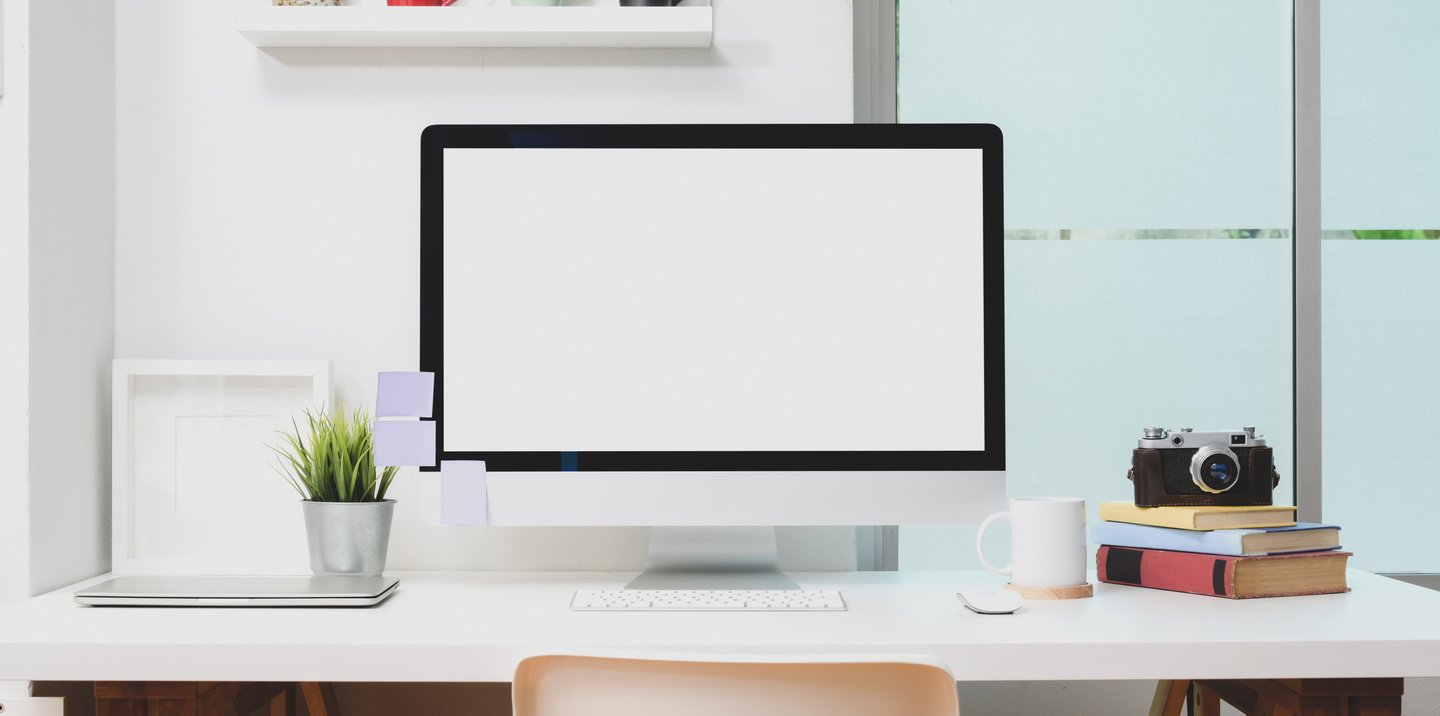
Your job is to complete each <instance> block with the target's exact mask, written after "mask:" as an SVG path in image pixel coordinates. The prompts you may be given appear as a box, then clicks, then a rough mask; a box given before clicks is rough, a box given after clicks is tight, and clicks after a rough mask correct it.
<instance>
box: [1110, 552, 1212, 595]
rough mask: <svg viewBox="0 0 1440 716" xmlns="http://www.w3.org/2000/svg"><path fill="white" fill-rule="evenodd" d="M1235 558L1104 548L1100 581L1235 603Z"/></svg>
mask: <svg viewBox="0 0 1440 716" xmlns="http://www.w3.org/2000/svg"><path fill="white" fill-rule="evenodd" d="M1235 561H1236V560H1235V558H1233V557H1225V556H1217V555H1209V554H1194V553H1190V552H1166V551H1161V550H1150V549H1131V548H1128V547H1112V546H1110V545H1102V546H1101V547H1100V550H1099V551H1098V552H1096V553H1095V568H1096V572H1097V573H1098V576H1099V578H1100V581H1102V582H1108V583H1110V584H1128V585H1132V586H1136V587H1149V588H1151V589H1165V590H1169V591H1172V592H1187V593H1189V594H1204V595H1208V596H1212V597H1225V598H1227V599H1235V598H1236V595H1235Z"/></svg>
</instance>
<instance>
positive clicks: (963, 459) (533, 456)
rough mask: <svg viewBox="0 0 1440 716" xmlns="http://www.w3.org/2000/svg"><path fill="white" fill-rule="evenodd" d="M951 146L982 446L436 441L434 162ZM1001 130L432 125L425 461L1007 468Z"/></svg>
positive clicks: (629, 468)
mask: <svg viewBox="0 0 1440 716" xmlns="http://www.w3.org/2000/svg"><path fill="white" fill-rule="evenodd" d="M524 147H577V148H596V147H603V148H698V149H712V148H714V149H728V148H855V149H865V148H902V149H903V148H914V149H932V148H957V149H980V150H982V160H981V162H982V171H983V175H984V176H983V182H984V191H985V196H984V198H983V205H982V206H983V211H984V217H983V225H984V229H983V230H984V239H983V248H982V251H983V253H984V259H983V260H984V266H983V270H982V273H983V276H984V282H985V285H984V289H983V295H984V301H985V305H984V308H983V316H984V322H985V328H984V332H985V335H984V339H985V348H984V363H985V405H984V413H985V414H984V423H985V449H984V450H923V451H914V450H907V451H889V450H845V451H703V452H700V451H696V452H677V451H660V452H631V451H625V452H621V451H616V452H585V451H581V452H573V453H565V452H514V451H508V452H502V451H489V452H486V451H465V450H454V451H447V450H446V449H445V447H444V436H445V430H444V417H445V404H444V399H443V398H444V394H445V392H444V385H445V372H444V366H443V356H444V335H443V332H444V283H443V281H444V243H445V234H444V230H445V226H444V224H445V222H444V214H445V206H444V176H445V169H444V161H445V150H446V149H467V148H524ZM1003 216H1004V176H1003V165H1002V136H1001V132H1000V129H999V128H998V127H995V126H994V125H990V124H818V125H813V124H775V125H765V124H750V125H705V124H681V125H433V126H430V127H427V128H426V129H425V131H424V132H423V133H422V134H421V139H420V369H421V370H423V371H430V372H433V373H434V374H435V409H434V420H435V421H436V423H437V425H436V452H437V460H436V463H435V464H436V466H437V467H435V468H425V469H432V470H433V469H438V465H439V464H440V461H443V460H484V461H485V462H486V465H487V468H488V469H489V470H491V471H496V472H568V471H579V472H737V471H738V472H796V471H803V472H814V471H982V470H1004V469H1005V353H1004V346H1005V306H1004V299H1005V289H1004V280H1005V271H1004V249H1005V247H1004V244H1003V239H1004V219H1003Z"/></svg>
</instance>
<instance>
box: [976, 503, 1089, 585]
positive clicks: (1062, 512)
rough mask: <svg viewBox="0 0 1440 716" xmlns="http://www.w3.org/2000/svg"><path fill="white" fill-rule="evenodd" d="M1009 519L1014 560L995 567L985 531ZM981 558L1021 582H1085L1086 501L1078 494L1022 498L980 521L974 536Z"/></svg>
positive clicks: (992, 570) (1041, 583)
mask: <svg viewBox="0 0 1440 716" xmlns="http://www.w3.org/2000/svg"><path fill="white" fill-rule="evenodd" d="M999 519H1009V520H1010V564H1007V565H1005V566H1004V567H996V566H995V565H992V564H990V562H989V561H988V560H986V559H985V530H986V528H988V527H989V526H990V525H991V523H993V522H995V521H996V520H999ZM975 550H976V551H977V552H979V553H980V563H981V564H983V565H985V568H986V569H988V570H990V571H991V572H995V573H997V574H1005V575H1009V577H1010V582H1011V584H1014V585H1016V586H1021V587H1073V586H1076V585H1080V584H1084V583H1085V500H1082V499H1080V498H1078V497H1020V498H1016V499H1013V500H1011V501H1010V510H1009V511H1008V512H996V513H995V514H993V515H990V516H989V517H986V518H985V521H984V522H981V523H980V532H979V534H977V535H976V536H975Z"/></svg>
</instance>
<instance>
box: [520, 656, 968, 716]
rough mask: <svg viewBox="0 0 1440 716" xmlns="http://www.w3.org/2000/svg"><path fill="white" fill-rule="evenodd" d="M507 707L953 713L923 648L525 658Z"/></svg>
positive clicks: (951, 692)
mask: <svg viewBox="0 0 1440 716" xmlns="http://www.w3.org/2000/svg"><path fill="white" fill-rule="evenodd" d="M514 700H515V716H675V715H676V714H685V716H958V714H959V713H960V705H959V698H958V696H957V695H956V691H955V678H954V676H953V675H951V673H950V671H949V669H947V668H945V666H944V665H942V664H940V663H939V662H937V661H934V660H932V659H928V658H925V657H891V656H884V657H848V658H847V657H832V656H823V657H798V658H797V657H785V658H775V657H735V656H724V657H720V656H715V657H712V656H705V657H690V656H686V655H677V656H676V658H671V657H669V656H668V655H666V656H656V657H650V656H646V657H643V658H635V657H614V656H581V655H555V656H536V657H531V658H528V659H525V660H524V661H522V662H521V663H520V666H519V667H518V668H517V669H516V672H515V679H514Z"/></svg>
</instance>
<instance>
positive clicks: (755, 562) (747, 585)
mask: <svg viewBox="0 0 1440 716" xmlns="http://www.w3.org/2000/svg"><path fill="white" fill-rule="evenodd" d="M625 588H626V589H799V588H800V585H798V584H796V583H795V582H793V581H791V579H790V578H789V577H787V576H785V575H784V574H781V572H780V556H779V553H778V552H777V551H776V548H775V528H774V527H651V528H650V563H649V565H648V566H646V567H645V571H644V572H642V573H641V574H640V576H638V577H636V578H635V579H634V580H633V581H631V582H630V583H629V584H627V585H625Z"/></svg>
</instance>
